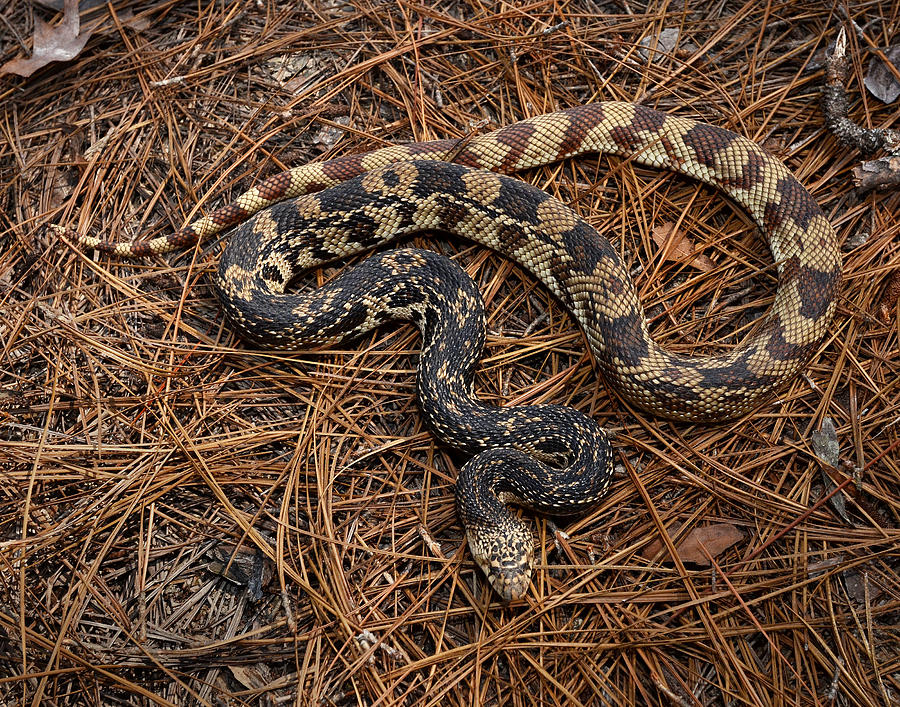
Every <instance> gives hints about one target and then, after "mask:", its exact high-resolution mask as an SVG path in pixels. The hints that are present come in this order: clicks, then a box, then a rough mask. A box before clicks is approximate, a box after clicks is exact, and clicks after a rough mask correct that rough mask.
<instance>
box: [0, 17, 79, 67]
mask: <svg viewBox="0 0 900 707" xmlns="http://www.w3.org/2000/svg"><path fill="white" fill-rule="evenodd" d="M80 30H81V20H80V18H79V17H78V0H66V4H65V12H64V13H63V19H62V22H60V23H59V24H58V25H48V24H47V23H46V22H44V21H43V20H42V19H41V18H40V17H37V16H35V18H34V37H33V38H32V39H33V48H32V52H31V57H30V58H28V59H24V58H18V59H11V60H10V61H8V62H6V63H5V64H4V65H3V66H0V76H2V75H3V74H18V75H19V76H31V75H32V74H33V73H34V72H35V71H37V70H38V69H40V68H42V67H44V66H46V65H47V64H49V63H51V62H53V61H69V60H70V59H74V58H75V57H76V56H78V52H80V51H81V50H82V49H84V45H85V44H87V41H88V38H89V37H90V36H91V31H90V30H89V29H87V30H85V31H83V32H82V31H80Z"/></svg>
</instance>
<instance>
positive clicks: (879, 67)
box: [864, 45, 900, 103]
mask: <svg viewBox="0 0 900 707" xmlns="http://www.w3.org/2000/svg"><path fill="white" fill-rule="evenodd" d="M884 56H885V58H886V59H887V60H888V61H889V62H891V64H893V65H894V68H895V70H900V45H897V46H893V47H888V48H887V49H885V50H884ZM864 83H865V84H866V88H867V89H869V93H871V94H872V95H873V96H875V98H877V99H878V100H879V101H881V102H882V103H893V102H894V101H896V100H897V97H898V96H900V81H898V80H897V76H896V75H895V73H894V71H891V67H890V66H888V65H887V64H886V63H885V62H884V61H883V60H882V59H880V58H878V59H875V60H874V61H872V63H871V64H869V73H867V74H866V78H865V81H864Z"/></svg>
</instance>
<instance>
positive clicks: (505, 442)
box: [69, 102, 841, 599]
mask: <svg viewBox="0 0 900 707" xmlns="http://www.w3.org/2000/svg"><path fill="white" fill-rule="evenodd" d="M586 152H606V153H610V154H616V155H623V156H626V157H629V158H632V159H633V160H634V161H635V162H638V163H641V164H646V165H650V166H654V167H661V168H668V169H672V170H675V171H677V172H680V173H682V174H685V175H688V176H690V177H693V178H696V179H698V180H701V181H703V182H706V183H709V184H711V185H714V186H716V187H719V188H721V189H722V190H723V191H724V192H725V193H727V194H728V195H729V196H730V197H731V198H732V199H734V200H735V201H736V202H737V203H738V204H740V205H741V206H742V207H743V208H744V209H746V210H747V212H748V213H749V214H750V215H751V216H752V218H753V219H754V221H755V222H756V224H757V225H758V226H759V227H760V228H761V229H762V231H763V232H764V233H765V234H766V236H767V238H768V242H769V247H770V249H771V251H772V254H773V255H774V257H775V261H776V266H777V269H778V291H777V293H776V295H775V301H774V304H773V306H772V308H771V309H770V311H769V313H768V314H767V316H766V317H765V319H764V321H763V322H762V323H761V325H760V326H759V327H758V328H757V330H756V332H755V333H754V334H753V335H752V336H751V337H749V338H748V339H747V340H746V341H744V342H743V343H742V345H741V346H739V347H737V348H736V349H734V350H733V351H731V352H729V353H727V354H724V355H720V356H712V357H696V358H684V357H680V356H676V355H674V354H671V353H668V352H666V351H664V350H662V349H661V348H660V347H659V346H658V345H657V344H656V343H655V342H654V341H653V340H652V339H651V338H650V336H649V333H648V329H647V325H646V323H645V321H644V316H643V310H642V308H641V305H640V303H639V301H638V298H637V295H636V293H635V289H634V287H633V285H632V283H631V280H630V278H629V276H628V274H627V272H626V271H625V270H624V269H623V266H622V263H621V261H620V259H619V257H618V255H617V253H616V251H615V249H614V248H612V247H611V245H610V244H609V242H608V241H607V240H606V239H604V238H603V237H602V236H600V235H599V234H598V233H597V232H596V231H594V229H593V228H592V227H591V226H589V225H588V224H587V223H586V222H585V221H584V220H582V219H581V218H579V217H578V216H577V215H576V214H575V213H574V212H572V211H571V210H569V209H568V208H567V207H565V206H564V205H563V204H561V203H560V202H558V201H557V200H555V199H553V198H551V197H550V196H548V195H547V194H545V193H544V192H542V191H540V190H538V189H535V188H533V187H530V186H528V185H525V184H523V183H522V182H519V181H518V180H514V179H511V178H509V177H505V176H501V175H500V174H497V173H498V172H499V173H506V172H514V171H516V170H521V169H526V168H528V167H533V166H536V165H541V164H546V163H548V162H553V161H556V160H559V159H562V158H565V157H569V156H573V155H578V154H582V153H586ZM447 159H451V160H452V163H449V162H445V161H440V160H447ZM487 170H490V171H487ZM313 192H317V193H313ZM293 197H299V198H294V199H293V200H291V201H283V200H285V199H291V198H293ZM276 202H280V203H276ZM273 204H275V206H272V205H273ZM270 206H271V207H272V208H268V209H266V210H264V211H261V210H262V209H265V208H266V207H270ZM257 212H259V213H257ZM254 213H255V214H256V216H255V217H254V218H253V219H252V220H250V221H246V222H244V223H243V224H242V225H241V226H240V228H238V229H237V231H236V232H235V234H234V236H233V237H232V239H231V241H230V242H229V244H228V245H227V247H226V249H225V252H224V254H223V256H222V259H221V262H220V264H219V270H218V275H217V277H216V278H215V285H216V289H217V291H218V294H219V296H220V298H221V300H222V303H223V305H224V307H225V310H226V312H227V313H228V315H229V317H230V319H231V321H232V322H233V323H234V325H235V326H236V327H237V328H238V329H239V330H240V332H241V334H242V335H243V336H245V337H248V338H251V339H253V340H256V341H259V342H262V343H267V344H274V345H278V346H288V345H291V346H293V345H302V344H305V343H306V344H308V343H310V342H325V341H333V340H337V339H340V338H346V337H347V336H351V335H353V334H355V333H360V332H362V331H364V330H366V329H370V328H372V327H374V326H377V325H378V324H379V323H380V322H382V321H384V320H386V319H389V318H408V319H412V320H414V321H416V322H417V323H418V324H419V326H420V328H421V329H422V331H423V335H424V338H425V344H424V347H423V354H422V362H421V364H420V371H419V379H418V380H419V396H420V401H421V404H422V408H423V411H424V415H425V418H426V420H427V421H428V423H429V425H430V426H431V428H432V429H433V430H434V431H435V433H436V434H437V435H438V436H439V437H440V438H441V439H443V440H445V441H446V442H448V443H450V444H452V445H455V446H458V447H461V448H463V449H466V450H467V451H471V452H477V453H478V454H477V456H476V457H474V458H473V459H472V460H471V461H470V462H468V463H467V464H466V465H465V466H464V467H463V470H462V471H461V472H460V479H459V481H458V484H457V489H458V490H457V498H458V502H459V509H460V515H461V517H462V519H463V523H464V524H465V526H466V532H467V536H468V538H469V543H470V547H471V549H472V552H473V555H474V556H475V558H476V560H477V561H478V563H479V565H480V566H481V567H482V568H483V569H484V570H485V572H486V573H487V575H488V577H489V579H490V581H491V584H492V586H494V588H495V589H497V591H498V592H499V593H500V594H501V596H503V597H504V598H507V599H509V598H515V597H518V596H521V595H522V594H523V593H524V592H525V591H526V589H527V586H528V582H529V578H530V573H531V554H532V549H531V548H532V545H531V543H532V540H531V534H530V531H529V530H528V529H527V527H525V526H524V525H522V523H521V521H519V520H518V519H516V518H515V517H514V516H512V515H511V514H510V513H509V511H508V510H507V509H506V507H505V505H504V504H505V503H506V502H509V501H518V502H523V503H525V504H526V505H530V506H533V507H535V508H536V509H538V510H543V511H546V512H551V513H568V512H578V511H580V510H583V509H584V508H586V507H589V506H590V505H592V504H595V503H596V502H597V500H598V498H599V496H600V494H602V493H603V491H605V489H606V486H607V485H608V483H609V476H610V467H611V454H610V452H609V449H608V445H607V444H606V438H605V435H604V434H603V432H602V430H600V428H599V427H598V426H597V425H596V424H595V423H593V422H592V421H591V420H589V419H588V418H586V417H584V416H583V415H580V414H579V413H576V412H574V411H572V410H568V409H566V408H562V407H556V406H535V407H521V408H504V409H497V408H489V407H487V406H484V405H483V404H481V403H479V402H478V401H477V399H476V398H475V397H474V393H473V391H472V370H473V367H474V365H475V362H476V361H477V359H478V356H479V355H480V352H481V347H482V344H483V340H484V332H483V324H482V320H483V314H482V313H481V303H480V302H481V301H480V298H479V297H478V295H477V292H476V291H475V290H474V285H473V284H472V283H471V281H470V280H469V278H468V277H466V276H465V274H464V273H462V272H461V271H460V270H459V269H458V268H457V267H456V266H455V265H453V264H452V263H451V264H449V265H448V263H449V262H450V261H447V260H446V259H444V258H440V257H439V256H435V255H433V254H426V253H424V252H422V251H413V250H399V251H391V252H388V253H384V254H381V255H379V256H376V257H375V258H373V259H370V260H368V261H365V262H364V263H363V264H362V265H360V266H358V267H357V268H355V269H352V270H350V271H348V272H347V273H345V274H344V275H343V276H342V277H341V278H338V279H337V280H335V281H334V282H332V283H330V284H329V286H327V287H326V288H324V289H322V290H318V291H316V292H313V293H310V294H303V295H297V294H288V293H285V292H284V289H285V286H286V285H287V284H288V283H289V281H290V280H291V279H292V278H294V277H295V276H296V275H297V274H298V273H300V272H301V271H303V270H306V269H308V268H310V267H313V266H316V265H319V264H322V263H325V262H329V261H332V260H334V259H336V258H340V257H344V256H347V255H349V254H352V253H355V252H359V251H362V250H366V249H370V248H372V247H374V246H376V245H378V244H380V243H384V242H386V241H388V240H391V239H394V238H396V237H398V236H401V235H403V234H407V233H410V232H413V231H419V230H423V229H439V230H444V231H449V232H451V233H455V234H459V235H461V236H464V237H466V238H469V239H471V240H473V241H476V242H478V243H481V244H484V245H486V246H488V247H490V248H493V249H495V250H497V251H499V252H500V253H502V254H504V255H505V256H507V257H509V258H510V259H512V260H514V261H516V262H517V263H520V264H521V265H523V266H525V267H526V268H528V269H529V270H530V271H531V272H532V273H534V274H535V275H536V276H537V277H538V278H539V279H540V280H541V282H543V283H544V284H545V285H546V286H547V287H548V288H549V290H550V291H551V292H552V293H553V294H554V295H555V296H556V297H557V298H558V299H559V300H560V301H561V302H563V303H564V304H565V305H566V307H567V308H568V309H569V311H570V312H571V313H572V315H573V316H574V317H575V319H576V320H577V321H578V323H579V324H580V326H581V327H582V329H583V331H584V333H585V335H586V337H587V340H588V343H589V345H590V347H591V350H592V351H593V353H594V358H595V360H596V362H597V364H598V366H599V367H600V369H601V370H602V372H603V374H604V375H605V376H606V378H607V380H608V381H609V382H610V383H611V384H612V385H613V387H614V388H615V389H616V390H618V391H619V392H620V393H621V395H622V396H624V397H625V398H627V399H628V400H629V401H631V402H633V403H635V404H637V405H639V406H641V407H643V408H645V409H647V410H650V411H651V412H654V413H656V414H659V415H663V416H666V417H672V418H679V419H685V420H723V419H729V418H733V417H736V416H738V415H740V414H742V413H744V412H746V411H747V410H749V409H751V408H752V407H754V406H755V405H757V404H758V403H759V402H760V401H761V400H763V399H765V398H766V397H768V396H769V395H770V394H771V393H772V391H773V390H774V389H776V388H777V387H778V386H779V385H781V384H782V383H783V382H785V381H786V380H787V379H789V378H791V377H792V376H793V375H794V374H796V373H797V372H798V371H799V370H800V369H801V368H802V367H803V366H804V365H805V364H806V362H807V361H808V359H809V358H810V356H811V355H812V354H813V353H814V352H815V350H816V348H817V346H818V344H819V342H820V340H821V339H822V336H823V335H824V333H825V331H826V328H827V327H828V324H829V322H830V320H831V317H832V315H833V313H834V308H835V295H836V291H837V288H838V286H839V282H840V275H841V261H840V253H839V251H838V246H837V239H836V236H835V234H834V231H833V230H832V228H831V226H830V225H829V223H828V221H827V219H826V218H825V216H824V214H823V213H822V212H821V210H820V209H819V207H818V206H817V204H816V203H815V201H814V200H813V199H812V197H811V196H810V195H809V193H808V192H807V191H806V190H805V189H804V188H803V186H802V185H801V184H800V183H799V182H798V181H797V180H796V179H795V178H794V177H793V176H792V175H791V173H790V172H789V171H788V170H787V169H786V168H785V167H784V165H783V164H782V163H781V162H779V161H778V160H777V159H775V158H773V157H771V156H770V155H768V154H767V153H766V152H765V151H764V150H762V149H761V148H759V147H758V146H757V145H756V144H755V143H753V142H751V141H750V140H747V139H746V138H743V137H741V136H739V135H736V134H735V133H732V132H730V131H728V130H724V129H722V128H717V127H714V126H711V125H707V124H704V123H700V122H696V121H694V120H690V119H687V118H681V117H676V116H671V115H667V114H664V113H660V112H657V111H655V110H652V109H649V108H645V107H643V106H639V105H635V104H630V103H619V102H608V103H597V104H592V105H585V106H580V107H576V108H572V109H569V110H565V111H559V112H556V113H550V114H547V115H542V116H538V117H536V118H531V119H528V120H523V121H521V122H518V123H515V124H512V125H509V126H507V127H504V128H500V129H499V130H496V131H494V132H492V133H488V134H486V135H482V136H476V137H473V138H472V139H471V140H469V141H467V142H464V143H459V142H458V141H453V140H440V141H433V142H425V143H415V144H409V145H399V146H394V147H388V148H384V149H380V150H375V151H373V152H369V153H365V154H357V155H349V156H346V157H341V158H338V159H335V160H331V161H329V162H323V163H319V164H309V165H305V166H302V167H298V168H296V169H293V170H290V171H288V172H284V173H281V174H277V175H274V176H273V177H270V178H269V179H267V180H265V181H264V182H262V183H261V184H260V185H258V186H256V187H254V188H252V189H251V190H249V191H248V192H246V193H245V194H243V195H242V196H240V197H239V198H238V199H237V201H235V202H234V203H232V204H229V205H226V206H224V207H221V208H220V209H217V210H216V211H214V212H213V213H211V214H210V215H208V216H206V217H204V218H202V219H200V220H198V221H196V222H195V223H194V224H192V225H190V226H188V227H186V228H184V229H182V230H181V231H179V232H177V233H175V234H171V235H168V236H164V237H161V238H155V239H152V240H146V241H137V242H135V243H131V244H122V243H115V242H109V241H103V240H100V239H97V238H93V237H90V236H78V235H75V234H69V235H71V236H73V237H74V238H75V239H76V240H78V241H79V242H80V243H82V244H84V245H85V246H88V247H93V248H97V249H100V250H103V251H107V252H111V253H115V254H119V255H125V256H142V255H148V254H154V253H164V252H167V251H170V250H174V249H176V248H180V247H184V246H187V245H189V244H191V243H193V242H195V241H196V240H197V239H198V238H201V237H204V236H208V235H210V234H213V233H216V232H218V231H221V230H222V229H224V228H227V227H229V226H232V225H235V224H236V223H240V222H242V221H245V219H247V218H248V217H249V216H250V215H252V214H254ZM439 315H441V316H439ZM482 450H485V451H482Z"/></svg>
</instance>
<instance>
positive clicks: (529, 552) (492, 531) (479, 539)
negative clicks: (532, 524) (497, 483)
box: [466, 516, 534, 601]
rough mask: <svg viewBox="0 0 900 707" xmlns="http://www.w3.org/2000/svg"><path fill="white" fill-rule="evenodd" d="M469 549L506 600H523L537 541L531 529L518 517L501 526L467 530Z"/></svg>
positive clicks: (491, 582)
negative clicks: (532, 535)
mask: <svg viewBox="0 0 900 707" xmlns="http://www.w3.org/2000/svg"><path fill="white" fill-rule="evenodd" d="M466 537H467V538H468V540H469V550H470V551H471V552H472V556H473V557H474V558H475V562H477V563H478V566H479V567H480V568H481V569H482V571H483V572H484V573H485V575H487V578H488V582H490V584H491V586H492V587H493V588H494V591H496V592H497V594H499V595H500V597H501V598H502V599H503V600H504V601H512V600H513V599H520V598H521V597H522V596H524V595H525V592H527V591H528V586H529V585H530V584H531V563H532V560H533V559H534V540H533V539H532V537H531V530H530V529H529V528H528V526H527V525H525V523H523V522H522V521H521V520H519V519H518V518H515V517H514V516H510V518H509V519H508V520H507V521H506V522H504V523H503V524H502V525H491V526H488V527H484V526H481V527H475V528H467V529H466Z"/></svg>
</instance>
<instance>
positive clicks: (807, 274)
mask: <svg viewBox="0 0 900 707" xmlns="http://www.w3.org/2000/svg"><path fill="white" fill-rule="evenodd" d="M797 278H798V282H797V290H798V291H799V293H800V303H801V305H800V313H801V314H802V315H803V316H804V317H806V318H807V319H819V318H820V317H824V316H825V314H826V313H827V311H828V307H829V305H830V304H831V301H832V300H833V299H834V296H835V294H836V293H837V289H838V286H839V285H840V279H841V273H840V271H834V272H823V271H821V270H816V269H815V268H810V267H807V266H805V265H801V266H799V268H798V273H797Z"/></svg>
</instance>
